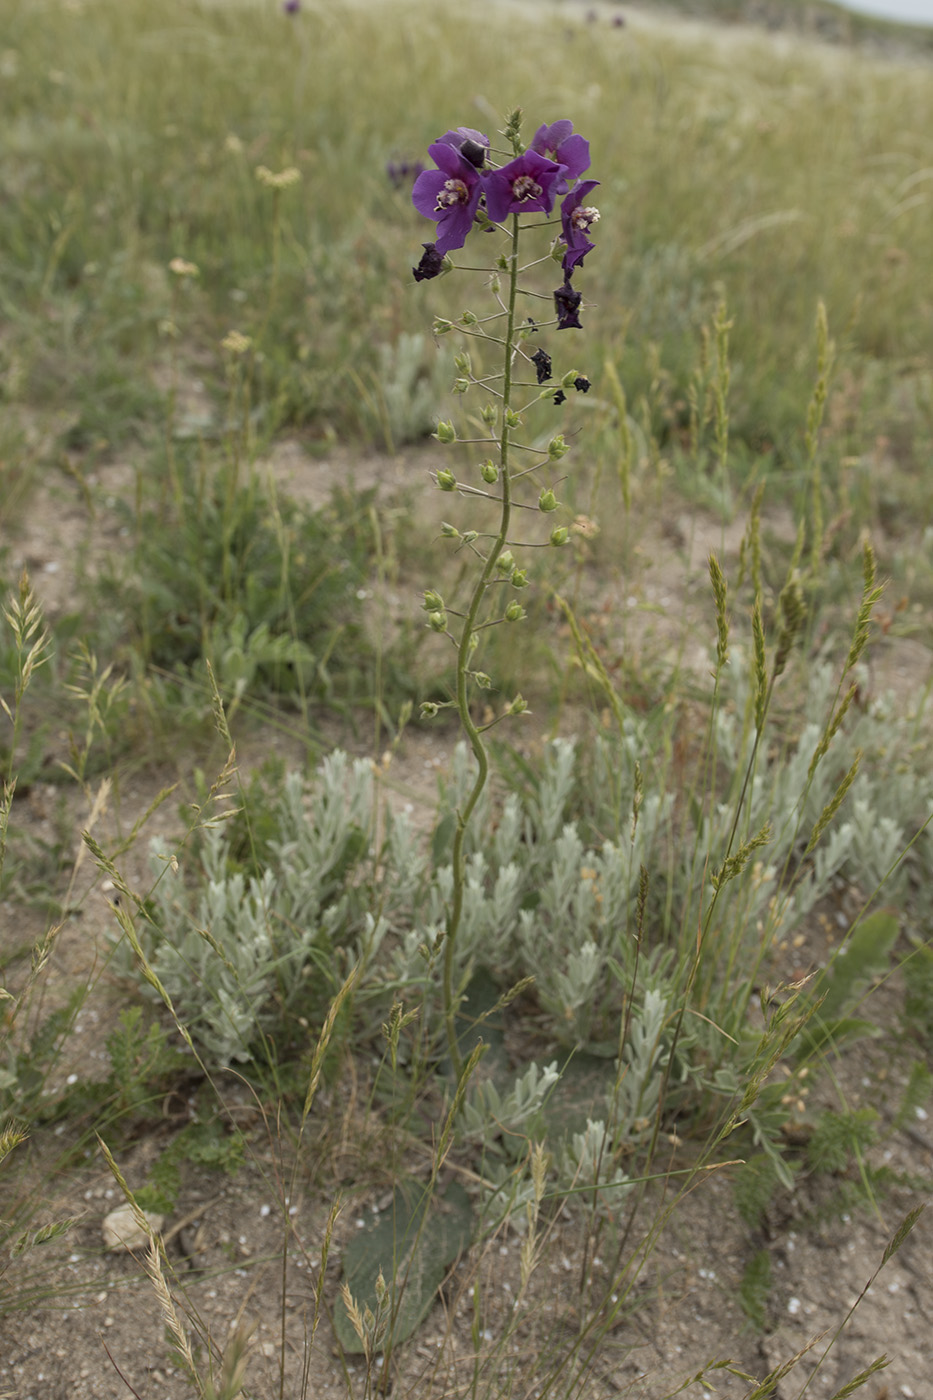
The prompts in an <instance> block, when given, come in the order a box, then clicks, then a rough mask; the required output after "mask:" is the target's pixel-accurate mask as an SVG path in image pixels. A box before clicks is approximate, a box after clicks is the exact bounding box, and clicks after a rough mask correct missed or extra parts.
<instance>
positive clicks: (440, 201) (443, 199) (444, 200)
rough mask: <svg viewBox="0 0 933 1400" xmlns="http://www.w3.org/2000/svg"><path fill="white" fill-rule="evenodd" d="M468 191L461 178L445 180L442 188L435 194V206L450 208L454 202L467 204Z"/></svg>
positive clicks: (468, 198) (442, 208)
mask: <svg viewBox="0 0 933 1400" xmlns="http://www.w3.org/2000/svg"><path fill="white" fill-rule="evenodd" d="M469 202H470V191H469V190H468V189H467V187H466V185H465V184H464V182H463V181H462V180H445V181H444V188H443V189H442V190H441V191H440V193H439V194H438V196H437V205H436V208H437V209H440V210H442V211H443V210H444V209H452V208H453V206H454V205H455V204H469Z"/></svg>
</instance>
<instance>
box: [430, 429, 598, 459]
mask: <svg viewBox="0 0 933 1400" xmlns="http://www.w3.org/2000/svg"><path fill="white" fill-rule="evenodd" d="M441 441H442V442H443V438H442V439H441ZM569 451H570V448H569V447H568V446H567V444H566V442H565V441H564V435H563V433H558V434H557V437H553V438H551V441H550V442H549V443H548V445H547V455H548V456H549V457H550V458H551V460H552V461H555V462H556V461H557V460H558V458H560V457H566V455H567V453H568V452H569Z"/></svg>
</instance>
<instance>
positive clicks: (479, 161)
mask: <svg viewBox="0 0 933 1400" xmlns="http://www.w3.org/2000/svg"><path fill="white" fill-rule="evenodd" d="M440 140H441V141H442V142H443V143H444V145H446V146H453V147H454V148H455V149H456V150H458V151H459V152H460V154H461V155H462V156H463V158H464V160H468V161H469V162H470V164H471V165H475V166H476V169H477V170H482V168H483V166H484V165H485V163H486V152H487V151H488V150H489V137H488V136H484V135H483V133H482V132H481V131H474V129H473V127H472V126H458V127H457V129H456V130H455V131H447V132H445V133H444V135H443V136H442V137H441V138H440Z"/></svg>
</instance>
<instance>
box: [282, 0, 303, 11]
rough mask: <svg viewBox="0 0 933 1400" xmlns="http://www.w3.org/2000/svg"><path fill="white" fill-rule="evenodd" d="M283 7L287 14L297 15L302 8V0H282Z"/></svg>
mask: <svg viewBox="0 0 933 1400" xmlns="http://www.w3.org/2000/svg"><path fill="white" fill-rule="evenodd" d="M282 9H283V10H284V11H285V13H286V14H287V15H297V13H298V11H299V10H300V9H301V0H282Z"/></svg>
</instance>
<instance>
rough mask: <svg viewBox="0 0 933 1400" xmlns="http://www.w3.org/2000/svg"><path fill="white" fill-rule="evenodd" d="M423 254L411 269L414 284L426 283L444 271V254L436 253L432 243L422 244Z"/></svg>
mask: <svg viewBox="0 0 933 1400" xmlns="http://www.w3.org/2000/svg"><path fill="white" fill-rule="evenodd" d="M421 246H422V248H423V249H424V252H423V253H422V254H421V261H420V263H419V264H418V266H417V267H413V268H412V273H413V274H414V278H415V281H416V282H427V281H429V280H430V279H431V278H432V277H436V276H437V275H438V273H440V272H443V271H444V254H443V253H439V252H438V251H437V247H436V246H435V244H433V243H422V245H421Z"/></svg>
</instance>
